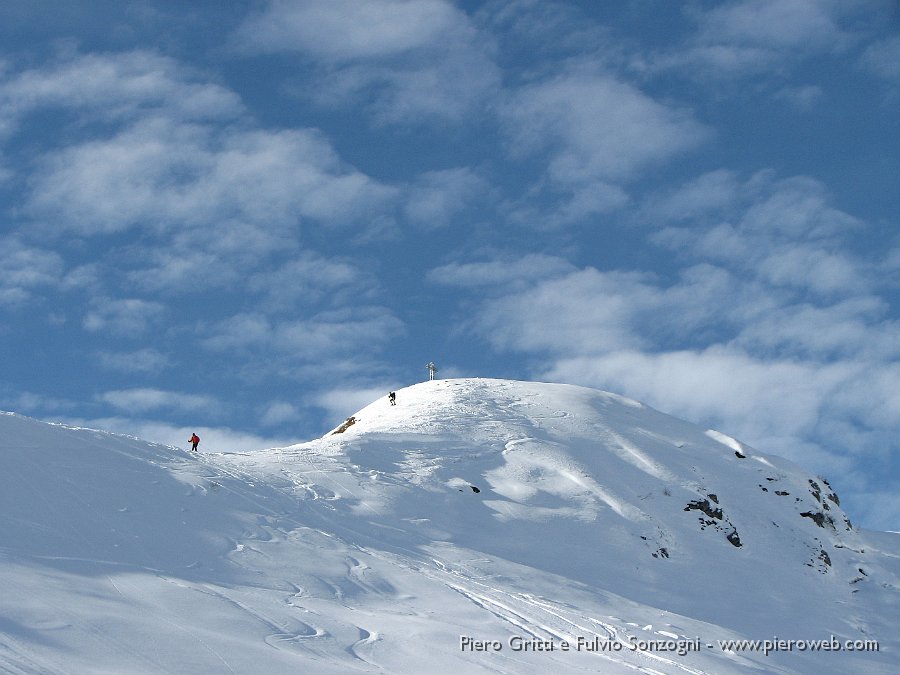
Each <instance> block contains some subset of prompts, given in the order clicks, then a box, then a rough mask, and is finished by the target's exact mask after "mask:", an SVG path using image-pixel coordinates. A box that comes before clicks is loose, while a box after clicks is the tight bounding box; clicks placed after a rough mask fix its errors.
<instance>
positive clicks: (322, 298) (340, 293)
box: [247, 251, 380, 310]
mask: <svg viewBox="0 0 900 675" xmlns="http://www.w3.org/2000/svg"><path fill="white" fill-rule="evenodd" d="M247 287H248V289H249V290H251V291H253V292H255V293H260V294H261V295H262V299H263V306H264V307H266V308H267V309H270V310H283V309H289V308H293V307H294V306H297V305H302V306H314V305H316V304H318V303H321V302H327V303H328V304H329V305H330V306H338V305H342V304H359V303H360V302H362V301H367V300H371V299H372V298H374V297H375V296H376V295H377V294H378V292H379V288H380V284H379V282H378V281H377V280H376V279H375V278H373V277H372V276H371V275H369V274H367V273H365V272H363V271H362V270H361V269H360V268H359V267H358V266H357V265H356V264H354V263H352V262H351V261H350V260H341V259H329V258H324V257H321V256H318V255H316V254H313V253H311V252H309V251H305V252H303V253H301V254H299V255H297V256H296V257H293V258H292V259H290V260H288V261H287V262H285V263H283V264H281V265H280V266H278V267H274V268H272V269H266V270H262V271H258V272H256V273H254V274H253V275H252V276H251V277H250V278H249V279H248V281H247Z"/></svg>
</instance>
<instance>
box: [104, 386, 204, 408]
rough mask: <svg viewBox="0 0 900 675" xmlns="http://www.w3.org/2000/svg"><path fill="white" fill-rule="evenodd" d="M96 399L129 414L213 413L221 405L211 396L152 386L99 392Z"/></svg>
mask: <svg viewBox="0 0 900 675" xmlns="http://www.w3.org/2000/svg"><path fill="white" fill-rule="evenodd" d="M97 400H99V401H102V402H103V403H108V404H109V405H111V406H113V407H115V408H118V409H120V410H124V411H126V412H128V413H131V414H135V413H137V414H140V413H146V412H150V411H153V410H160V409H170V410H181V411H190V412H203V413H207V414H215V413H216V412H217V411H219V410H220V409H221V405H220V404H219V403H218V402H217V401H216V399H215V398H213V397H212V396H200V395H197V394H185V393H182V392H176V391H165V390H162V389H152V388H135V389H120V390H116V391H107V392H104V393H103V394H100V395H99V396H98V397H97Z"/></svg>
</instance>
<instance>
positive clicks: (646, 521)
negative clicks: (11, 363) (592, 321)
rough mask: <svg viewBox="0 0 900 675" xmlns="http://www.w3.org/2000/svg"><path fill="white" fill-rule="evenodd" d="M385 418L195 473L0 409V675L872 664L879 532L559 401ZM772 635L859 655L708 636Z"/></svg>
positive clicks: (528, 394) (798, 477)
mask: <svg viewBox="0 0 900 675" xmlns="http://www.w3.org/2000/svg"><path fill="white" fill-rule="evenodd" d="M397 403H398V404H397V405H396V406H390V405H389V404H388V401H387V399H386V398H384V399H381V400H378V401H375V402H374V403H372V404H371V405H369V406H368V407H366V408H364V409H363V410H361V411H359V412H358V413H356V414H354V415H353V416H352V423H350V424H346V423H345V424H344V425H341V427H339V429H336V430H335V431H339V433H332V434H329V435H326V436H325V437H323V438H322V439H319V440H316V441H312V442H309V443H303V444H300V445H297V446H292V447H289V448H282V449H273V450H261V451H258V452H253V453H230V454H229V453H222V454H216V455H209V454H203V453H201V454H200V455H199V456H196V455H191V454H190V453H187V452H185V451H182V450H177V449H173V448H167V447H163V446H158V445H152V444H148V443H145V442H142V441H139V440H136V439H132V438H127V437H122V436H114V435H111V434H106V433H103V432H97V431H90V430H82V429H70V428H66V427H61V426H56V425H48V424H45V423H41V422H36V421H34V420H29V419H26V418H22V417H19V416H15V415H0V508H2V516H0V588H2V589H3V590H2V593H0V671H3V672H34V673H38V672H40V673H48V672H49V673H54V672H60V673H62V672H65V673H69V672H71V673H81V672H120V673H121V672H146V673H151V672H237V673H251V672H269V673H280V672H283V673H289V672H377V671H388V672H434V673H444V672H447V673H449V672H510V673H520V672H522V673H526V672H544V671H547V670H550V669H556V670H558V671H559V672H598V671H600V672H634V670H639V671H641V672H664V673H674V672H692V673H698V672H708V673H723V672H752V671H758V672H800V673H806V672H860V673H863V672H867V673H868V672H885V673H886V672H894V671H896V669H897V667H898V665H900V659H898V656H897V655H898V653H900V652H898V650H900V640H898V638H897V637H896V636H895V633H896V625H897V622H898V619H900V604H898V598H900V595H898V588H900V564H898V561H900V541H898V540H900V536H897V535H893V534H888V533H868V532H860V531H858V530H855V529H853V528H852V527H851V526H850V523H849V520H848V518H847V516H846V514H845V513H844V512H843V510H842V509H841V507H840V504H839V499H838V497H837V495H835V494H834V493H833V492H832V490H831V488H830V486H829V485H828V484H827V483H826V482H825V481H824V480H823V479H822V478H820V477H817V476H812V475H809V474H808V473H807V472H805V471H803V470H802V469H800V468H799V467H797V466H795V465H792V464H790V463H789V462H787V461H785V460H781V459H778V458H775V457H768V456H764V455H762V454H760V453H758V452H757V451H755V450H753V449H751V448H748V447H746V446H743V445H742V444H740V443H739V442H737V441H735V440H733V439H730V438H728V437H727V436H724V435H722V434H719V433H717V432H713V431H707V430H704V429H701V428H698V427H696V426H694V425H691V424H688V423H686V422H682V421H680V420H677V419H674V418H672V417H669V416H667V415H664V414H662V413H660V412H657V411H655V410H652V409H650V408H647V407H645V406H642V405H641V404H639V403H636V402H634V401H630V400H627V399H624V398H622V397H619V396H615V395H613V394H608V393H605V392H600V391H596V390H591V389H584V388H580V387H573V386H567V385H556V384H539V383H524V382H511V381H503V380H483V379H467V380H439V381H436V382H429V383H423V384H419V385H415V386H413V387H409V388H407V389H402V390H399V391H398V394H397ZM349 421H350V420H348V422H349ZM776 636H777V637H778V638H782V639H787V640H790V639H793V640H827V641H829V644H835V643H836V642H838V643H841V644H843V643H844V641H846V640H866V639H868V640H877V641H878V642H879V645H880V651H878V652H865V653H863V652H854V653H849V652H841V653H837V652H834V651H812V650H810V649H805V650H803V651H800V650H799V647H798V646H797V645H794V649H793V650H792V651H790V652H788V651H777V652H772V653H769V654H768V655H763V654H762V653H758V652H753V651H749V650H737V651H735V650H728V649H724V648H723V647H722V646H720V644H719V642H718V641H719V640H729V639H740V638H749V639H760V640H766V639H768V640H772V639H773V638H774V637H776ZM832 636H834V638H833V640H834V641H836V642H834V641H832ZM462 637H469V638H472V640H473V641H475V640H477V641H480V642H481V643H483V644H480V645H477V646H480V647H483V648H485V649H486V651H476V650H474V649H470V648H465V649H464V648H462V647H461V638H462ZM510 639H512V643H510ZM495 640H496V641H497V643H496V644H495V643H493V642H492V641H495ZM564 643H567V644H568V645H569V646H570V649H569V651H563V648H564ZM470 644H471V645H472V646H476V645H475V644H474V642H473V643H470ZM698 644H699V650H696V649H697V646H698ZM519 646H524V647H527V648H528V649H527V650H525V649H516V647H519ZM678 646H688V647H691V648H692V651H689V652H688V653H686V654H683V655H679V654H678V653H677V652H675V651H672V650H671V649H667V648H671V647H678ZM498 647H499V648H498ZM591 647H592V648H593V650H589V648H591ZM634 647H638V648H637V649H634ZM786 647H787V645H784V644H783V645H782V649H785V648H786ZM695 650H696V651H695Z"/></svg>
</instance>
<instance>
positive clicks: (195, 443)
mask: <svg viewBox="0 0 900 675" xmlns="http://www.w3.org/2000/svg"><path fill="white" fill-rule="evenodd" d="M188 442H189V443H190V444H191V450H193V451H194V452H197V446H198V445H199V444H200V437H199V436H198V435H197V434H191V437H190V438H189V439H188Z"/></svg>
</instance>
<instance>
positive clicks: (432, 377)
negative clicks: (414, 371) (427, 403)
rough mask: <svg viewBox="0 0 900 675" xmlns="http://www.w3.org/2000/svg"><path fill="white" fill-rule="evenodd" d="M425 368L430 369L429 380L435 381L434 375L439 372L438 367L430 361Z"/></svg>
mask: <svg viewBox="0 0 900 675" xmlns="http://www.w3.org/2000/svg"><path fill="white" fill-rule="evenodd" d="M425 367H426V368H428V379H429V380H433V379H434V374H435V373H436V372H437V370H438V369H437V366H436V365H434V361H429V362H428V363H427V364H425Z"/></svg>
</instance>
